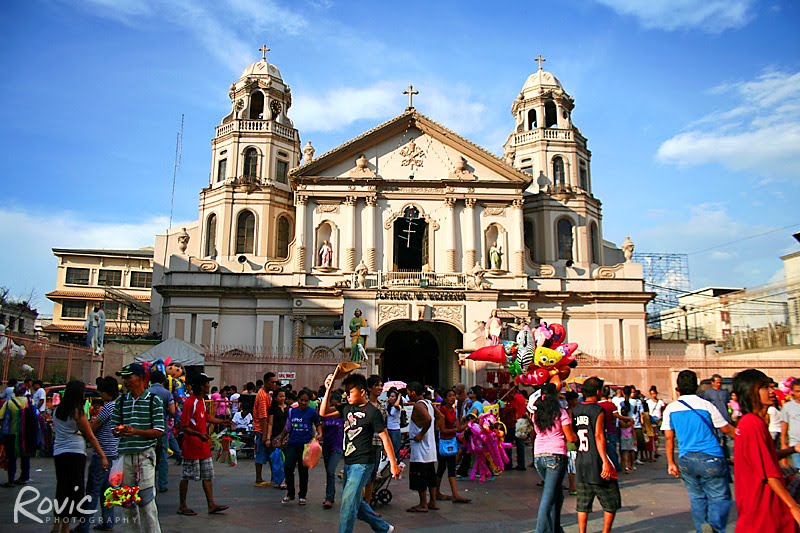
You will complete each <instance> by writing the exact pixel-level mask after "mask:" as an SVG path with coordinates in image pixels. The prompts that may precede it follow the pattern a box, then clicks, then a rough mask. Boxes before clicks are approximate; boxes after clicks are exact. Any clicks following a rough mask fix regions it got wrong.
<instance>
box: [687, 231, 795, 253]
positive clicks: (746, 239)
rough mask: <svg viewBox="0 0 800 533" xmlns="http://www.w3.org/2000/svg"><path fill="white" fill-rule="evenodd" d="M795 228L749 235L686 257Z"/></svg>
mask: <svg viewBox="0 0 800 533" xmlns="http://www.w3.org/2000/svg"><path fill="white" fill-rule="evenodd" d="M796 226H800V223H795V224H790V225H788V226H785V227H783V228H777V229H772V230H769V231H765V232H764V233H759V234H757V235H750V236H749V237H742V238H741V239H736V240H735V241H730V242H726V243H723V244H718V245H716V246H711V247H710V248H703V249H702V250H697V251H695V252H689V254H688V255H694V254H699V253H702V252H708V251H709V250H716V249H717V248H722V247H723V246H728V245H730V244H737V243H740V242H744V241H749V240H750V239H755V238H757V237H763V236H764V235H769V234H770V233H776V232H778V231H784V230H787V229H790V228H794V227H796Z"/></svg>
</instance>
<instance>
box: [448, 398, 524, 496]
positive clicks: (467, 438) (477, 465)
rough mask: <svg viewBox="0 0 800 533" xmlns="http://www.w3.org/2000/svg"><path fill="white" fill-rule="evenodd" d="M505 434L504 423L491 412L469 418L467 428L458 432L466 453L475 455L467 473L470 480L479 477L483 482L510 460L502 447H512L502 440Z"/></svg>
mask: <svg viewBox="0 0 800 533" xmlns="http://www.w3.org/2000/svg"><path fill="white" fill-rule="evenodd" d="M505 436H506V427H505V425H504V424H503V423H502V422H499V421H498V420H497V417H496V416H495V415H494V414H493V413H484V414H482V415H480V416H478V417H477V418H476V419H474V420H470V421H469V422H468V423H467V428H466V429H465V430H464V431H462V432H461V433H459V434H458V440H459V441H461V442H462V443H463V444H464V448H465V450H466V451H467V453H471V454H472V455H473V456H474V457H475V460H474V461H473V464H472V470H471V471H470V474H469V479H470V480H471V481H474V480H475V478H476V477H479V479H480V481H481V482H484V481H486V478H489V477H491V476H497V475H499V474H500V473H501V472H502V471H503V470H505V465H506V463H509V462H511V461H510V459H509V458H508V455H507V454H506V452H505V451H504V449H505V448H511V447H512V444H511V443H510V442H504V439H505Z"/></svg>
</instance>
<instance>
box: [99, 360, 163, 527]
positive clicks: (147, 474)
mask: <svg viewBox="0 0 800 533" xmlns="http://www.w3.org/2000/svg"><path fill="white" fill-rule="evenodd" d="M117 375H118V376H120V377H122V383H123V384H124V385H125V388H126V389H127V390H128V392H127V393H126V394H123V395H121V396H120V397H119V398H117V401H116V403H115V404H114V412H113V413H112V414H111V423H112V424H113V425H114V428H115V429H114V431H113V433H114V436H116V437H119V438H120V439H119V457H120V458H121V459H122V464H123V477H122V484H123V485H127V486H131V487H133V486H137V485H138V487H139V497H140V498H141V501H140V502H139V503H138V504H137V505H133V506H131V507H123V511H124V513H125V517H126V518H127V521H126V525H127V527H130V528H132V529H133V530H136V531H147V532H148V533H161V526H160V525H159V523H158V507H156V490H155V482H156V443H157V442H158V439H160V438H161V436H162V435H163V434H164V429H165V428H164V404H163V402H162V401H161V398H159V397H158V396H156V395H155V394H153V393H152V392H150V391H147V390H145V385H146V378H147V372H146V371H145V369H144V367H143V366H142V365H140V364H139V363H131V364H129V365H127V366H125V367H123V368H122V370H120V371H119V372H117Z"/></svg>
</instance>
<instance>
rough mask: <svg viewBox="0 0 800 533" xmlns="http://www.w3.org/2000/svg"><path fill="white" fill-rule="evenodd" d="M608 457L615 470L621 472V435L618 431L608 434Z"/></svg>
mask: <svg viewBox="0 0 800 533" xmlns="http://www.w3.org/2000/svg"><path fill="white" fill-rule="evenodd" d="M606 455H608V459H609V461H611V464H613V465H614V468H615V469H616V470H617V471H619V466H620V465H619V434H618V433H617V431H616V430H614V431H612V432H611V433H608V432H606Z"/></svg>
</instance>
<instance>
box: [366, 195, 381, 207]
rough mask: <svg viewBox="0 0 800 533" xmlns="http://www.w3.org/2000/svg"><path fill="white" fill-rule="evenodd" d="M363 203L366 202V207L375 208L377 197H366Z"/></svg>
mask: <svg viewBox="0 0 800 533" xmlns="http://www.w3.org/2000/svg"><path fill="white" fill-rule="evenodd" d="M364 201H366V202H367V207H375V204H377V203H378V197H377V196H376V195H372V196H367V197H365V198H364Z"/></svg>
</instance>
